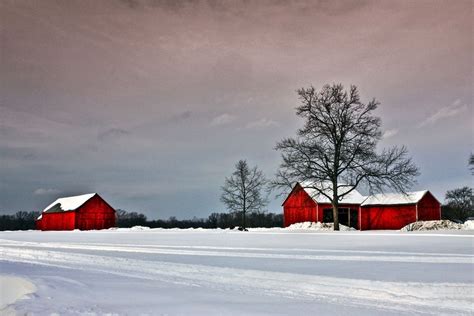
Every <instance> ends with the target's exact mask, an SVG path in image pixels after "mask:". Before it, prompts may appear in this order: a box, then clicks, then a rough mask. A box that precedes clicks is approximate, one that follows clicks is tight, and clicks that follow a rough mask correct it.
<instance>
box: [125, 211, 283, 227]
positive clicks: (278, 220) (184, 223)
mask: <svg viewBox="0 0 474 316" xmlns="http://www.w3.org/2000/svg"><path fill="white" fill-rule="evenodd" d="M242 215H243V214H242V213H241V212H231V213H212V214H211V215H209V216H208V217H207V218H197V217H194V218H192V219H183V220H179V219H177V218H176V217H170V218H169V219H157V220H148V219H147V218H146V216H145V215H143V214H140V213H136V212H130V213H129V212H126V211H124V210H118V211H117V227H133V226H147V227H151V228H222V229H224V228H231V229H233V228H235V227H239V228H240V225H241V224H242V221H243V218H242ZM246 225H247V227H282V225H283V215H282V214H274V213H269V212H249V213H247V214H246Z"/></svg>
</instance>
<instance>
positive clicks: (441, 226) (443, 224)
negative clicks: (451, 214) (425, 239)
mask: <svg viewBox="0 0 474 316" xmlns="http://www.w3.org/2000/svg"><path fill="white" fill-rule="evenodd" d="M446 229H450V230H452V229H454V230H457V229H465V228H464V225H463V224H457V223H455V222H451V221H450V220H447V219H444V220H440V221H418V222H414V223H411V224H408V225H406V226H405V227H403V228H402V229H400V230H401V231H403V232H410V231H419V230H446Z"/></svg>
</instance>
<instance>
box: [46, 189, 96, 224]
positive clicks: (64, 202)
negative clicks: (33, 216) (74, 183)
mask: <svg viewBox="0 0 474 316" xmlns="http://www.w3.org/2000/svg"><path fill="white" fill-rule="evenodd" d="M96 194H97V193H89V194H83V195H76V196H68V197H63V198H59V199H57V200H56V201H54V202H53V203H51V204H50V205H48V206H46V208H45V209H44V210H43V211H42V212H41V213H46V212H47V213H53V212H66V211H74V210H75V209H77V208H79V207H81V206H82V205H83V204H84V203H86V202H87V201H89V200H90V199H91V198H92V197H93V196H94V195H96ZM42 217H43V216H42V215H40V216H39V217H38V219H41V218H42Z"/></svg>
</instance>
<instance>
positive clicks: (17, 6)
mask: <svg viewBox="0 0 474 316" xmlns="http://www.w3.org/2000/svg"><path fill="white" fill-rule="evenodd" d="M472 6H473V2H472V1H462V0H456V1H452V0H449V1H422V0H420V1H388V0H386V1H295V2H289V1H211V0H209V1H172V0H170V1H152V0H144V1H140V0H129V1H112V0H109V1H108V0H102V1H96V0H81V1H60V0H56V1H54V0H43V1H33V0H31V1H23V0H1V1H0V162H1V163H0V179H1V181H0V188H1V190H0V211H1V212H13V211H17V210H40V209H42V208H43V207H44V206H46V205H47V204H48V203H50V202H51V200H52V199H53V198H56V197H58V196H61V195H65V194H75V193H86V192H99V193H100V194H101V195H102V196H103V197H105V198H106V200H108V201H109V202H110V203H111V204H112V205H113V206H114V207H116V208H124V209H127V210H135V211H142V212H144V213H146V214H147V215H148V216H149V217H152V218H167V217H169V216H171V215H174V216H177V217H179V218H184V217H192V216H206V215H208V214H209V213H210V212H212V211H221V210H223V206H222V205H221V204H220V202H219V193H220V192H219V190H220V185H221V184H222V183H223V179H224V177H225V176H227V175H228V174H229V173H230V172H231V171H232V168H233V165H234V163H235V162H236V161H237V160H238V159H240V158H246V159H248V161H249V162H250V163H251V164H258V165H259V166H260V167H261V168H262V169H263V170H264V171H265V173H266V174H267V175H268V176H272V175H273V174H274V172H275V170H276V167H277V165H278V163H279V154H278V153H277V152H275V151H274V150H273V147H274V145H275V143H276V141H278V140H279V139H280V138H282V137H285V136H292V135H294V134H295V131H296V129H297V128H298V127H299V125H300V124H301V122H300V121H299V120H298V119H297V118H296V116H295V114H294V108H295V106H296V105H297V98H296V94H295V90H296V89H297V88H300V87H305V86H309V85H311V84H312V85H314V86H315V87H317V88H319V87H321V86H322V85H323V84H325V83H333V82H342V83H343V84H345V85H349V84H356V85H357V86H359V88H360V90H361V94H362V97H363V98H364V99H365V100H368V99H369V98H372V97H375V98H376V99H378V100H379V101H380V102H381V106H380V108H379V110H378V114H379V115H380V116H381V117H382V120H383V128H384V130H385V139H384V140H383V142H382V143H381V144H380V145H381V146H387V145H393V144H399V145H402V144H404V145H407V146H408V149H409V151H410V153H411V154H412V155H413V157H414V160H415V162H416V163H417V164H418V166H419V167H420V169H421V172H422V175H421V176H420V177H419V179H418V182H419V184H418V185H417V187H416V188H414V189H425V188H426V189H430V190H432V192H433V193H434V194H435V195H436V196H437V197H438V198H439V199H443V198H444V193H445V191H446V190H447V189H450V188H455V187H459V186H462V185H470V184H472V179H473V178H472V177H471V176H470V175H469V172H468V169H467V159H468V156H469V154H470V152H471V151H472V150H473V125H474V124H473V123H474V122H473V102H472V101H473V92H472V91H473V43H472V42H473V24H472V21H473V16H472V15H473V14H472V12H473V11H472ZM280 202H281V201H280V200H275V201H273V202H272V203H271V204H270V210H271V211H275V212H277V211H281V208H280V206H279V205H280Z"/></svg>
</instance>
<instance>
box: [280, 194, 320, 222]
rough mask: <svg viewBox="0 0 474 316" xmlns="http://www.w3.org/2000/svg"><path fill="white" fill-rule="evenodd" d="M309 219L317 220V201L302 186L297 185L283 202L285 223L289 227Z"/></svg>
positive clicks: (310, 220) (311, 220)
mask: <svg viewBox="0 0 474 316" xmlns="http://www.w3.org/2000/svg"><path fill="white" fill-rule="evenodd" d="M308 221H309V222H316V221H317V220H316V203H315V202H314V201H313V199H312V198H311V197H310V196H309V195H308V193H306V191H305V190H304V189H303V188H302V187H301V186H299V185H297V186H295V187H294V188H293V191H292V192H291V193H290V195H289V196H288V198H287V199H286V200H285V202H284V203H283V222H284V223H283V224H284V226H285V227H287V226H290V225H291V224H294V223H301V222H308Z"/></svg>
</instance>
